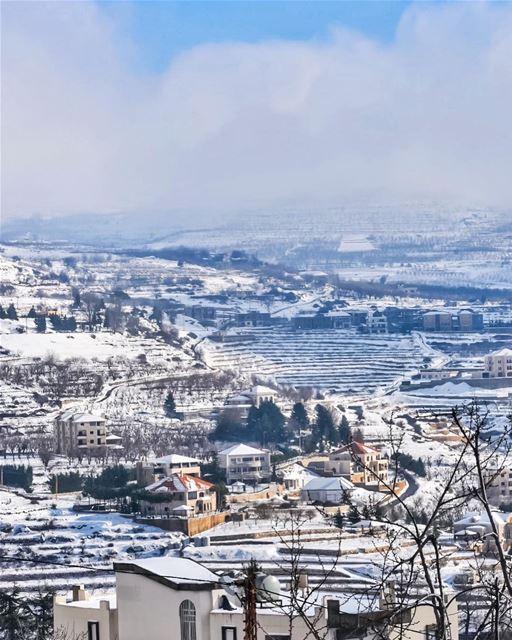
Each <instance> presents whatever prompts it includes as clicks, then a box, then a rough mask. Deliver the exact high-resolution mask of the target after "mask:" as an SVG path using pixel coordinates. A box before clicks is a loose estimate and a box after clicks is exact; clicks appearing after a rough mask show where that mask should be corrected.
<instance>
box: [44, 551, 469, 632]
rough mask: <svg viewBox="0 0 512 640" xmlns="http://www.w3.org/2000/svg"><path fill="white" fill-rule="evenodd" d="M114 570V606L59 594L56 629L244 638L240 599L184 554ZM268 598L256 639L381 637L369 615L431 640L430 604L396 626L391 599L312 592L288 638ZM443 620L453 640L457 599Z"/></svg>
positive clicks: (279, 608) (285, 623)
mask: <svg viewBox="0 0 512 640" xmlns="http://www.w3.org/2000/svg"><path fill="white" fill-rule="evenodd" d="M114 569H115V572H116V596H117V610H115V605H111V604H109V605H108V606H107V605H106V604H103V605H101V606H100V607H99V608H98V607H94V606H92V605H88V606H85V605H83V604H81V603H77V602H69V603H65V602H64V599H62V598H61V599H59V598H57V599H56V609H55V626H56V628H60V629H63V630H68V632H70V633H75V634H76V633H77V632H78V633H82V632H83V631H84V630H85V631H86V634H85V635H84V638H88V640H100V639H101V640H149V639H152V638H172V640H243V638H244V622H245V614H244V610H243V608H242V606H241V602H240V600H239V599H238V598H237V597H236V596H235V595H228V593H227V592H226V591H225V590H224V588H223V586H222V583H221V581H220V579H219V576H217V575H216V574H215V573H212V572H211V571H210V570H209V569H207V568H206V567H204V566H202V565H200V564H199V563H197V562H195V561H193V560H190V559H187V558H175V557H165V558H150V559H146V560H137V561H133V562H129V563H116V564H115V566H114ZM273 595H276V596H277V600H278V602H277V604H271V603H267V604H263V605H260V606H257V608H256V624H257V640H268V639H269V638H275V637H279V638H280V640H291V638H301V639H302V640H313V638H314V637H315V634H313V633H312V632H311V630H310V629H322V637H323V638H325V640H336V638H337V637H339V633H340V631H341V630H343V633H345V634H346V631H347V629H348V630H351V629H353V630H354V631H358V632H359V631H361V628H362V627H363V626H364V625H366V634H365V638H366V640H374V639H375V638H378V637H381V636H380V634H378V633H375V632H373V631H372V628H373V625H374V623H375V620H380V621H383V623H384V625H386V627H385V628H386V637H388V638H390V640H395V639H398V638H400V639H401V640H415V639H416V638H419V637H425V638H428V637H430V636H428V635H427V632H428V631H431V630H432V626H433V625H434V624H435V615H434V611H433V609H432V607H430V606H412V605H411V607H410V608H409V609H406V610H405V611H404V613H403V621H404V625H401V626H400V627H398V626H397V625H396V624H393V623H392V622H391V621H390V618H389V617H388V616H387V615H386V611H387V610H388V608H389V607H390V605H391V606H392V605H393V603H392V602H387V601H386V600H385V599H384V598H383V597H381V598H380V599H379V598H373V597H372V598H370V599H368V600H367V601H366V602H364V598H363V599H362V598H361V594H355V596H354V597H350V594H347V593H339V592H332V593H329V594H323V595H320V594H318V595H315V596H314V598H313V599H312V600H311V604H309V603H308V606H307V607H306V608H304V615H305V617H306V618H307V619H306V620H304V619H303V618H301V617H300V616H297V615H296V616H295V617H294V619H293V622H292V628H291V636H290V619H289V617H288V615H287V614H286V612H287V606H286V593H279V592H273ZM100 624H101V626H99V625H100ZM449 624H450V627H451V628H450V638H452V640H457V638H458V633H457V610H456V604H455V601H454V603H453V605H452V606H451V609H450V612H449ZM91 625H92V628H94V629H99V635H96V637H95V636H94V635H93V636H90V635H87V630H88V629H90V628H91ZM96 625H98V626H96ZM66 637H71V638H74V637H75V636H73V635H71V636H66ZM77 637H80V636H77ZM344 637H347V636H346V635H345V636H344ZM358 637H359V636H358Z"/></svg>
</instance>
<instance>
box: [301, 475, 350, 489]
mask: <svg viewBox="0 0 512 640" xmlns="http://www.w3.org/2000/svg"><path fill="white" fill-rule="evenodd" d="M353 488H354V485H353V484H352V483H351V482H350V480H347V479H346V478H342V477H340V476H336V477H334V478H322V477H318V478H313V479H312V480H310V481H309V482H308V483H307V484H306V485H305V486H304V491H340V490H341V491H347V490H349V489H353Z"/></svg>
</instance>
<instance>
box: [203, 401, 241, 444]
mask: <svg viewBox="0 0 512 640" xmlns="http://www.w3.org/2000/svg"><path fill="white" fill-rule="evenodd" d="M246 439H247V430H246V428H245V425H243V424H242V420H241V416H240V411H238V410H237V409H236V408H235V407H229V408H227V409H224V411H222V412H221V414H220V415H219V417H218V418H217V426H216V427H215V431H214V432H213V433H212V434H211V436H210V440H213V441H215V440H229V441H234V440H241V441H245V440H246Z"/></svg>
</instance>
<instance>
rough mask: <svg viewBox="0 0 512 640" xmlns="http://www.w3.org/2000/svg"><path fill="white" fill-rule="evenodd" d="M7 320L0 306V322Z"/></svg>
mask: <svg viewBox="0 0 512 640" xmlns="http://www.w3.org/2000/svg"><path fill="white" fill-rule="evenodd" d="M5 318H7V314H6V313H5V309H4V308H3V307H2V305H1V304H0V320H5Z"/></svg>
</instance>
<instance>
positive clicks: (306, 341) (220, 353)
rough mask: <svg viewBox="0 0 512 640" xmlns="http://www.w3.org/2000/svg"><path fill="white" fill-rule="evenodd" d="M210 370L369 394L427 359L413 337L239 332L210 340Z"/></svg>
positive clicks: (205, 350) (333, 332) (205, 353)
mask: <svg viewBox="0 0 512 640" xmlns="http://www.w3.org/2000/svg"><path fill="white" fill-rule="evenodd" d="M202 348H203V357H204V358H205V361H206V363H207V364H208V365H209V366H212V367H216V368H217V367H218V368H221V369H243V370H244V371H252V372H254V373H258V374H261V375H268V376H273V377H275V379H276V381H277V382H279V383H281V384H293V385H295V386H313V387H316V388H320V389H326V390H331V389H332V390H335V391H337V392H344V393H353V394H359V393H368V392H372V391H374V390H375V389H377V388H378V387H383V386H387V385H389V384H391V383H393V382H395V381H399V380H401V379H402V377H403V376H404V375H407V374H409V373H411V372H413V371H415V370H416V369H417V368H418V367H419V365H420V364H421V363H422V361H423V357H424V356H425V355H427V354H426V353H425V351H424V347H423V345H422V343H421V342H420V340H418V339H417V338H416V337H415V336H393V335H361V334H358V333H355V332H352V331H346V330H317V331H291V330H288V329H285V328H252V329H240V330H237V332H236V333H233V334H232V335H230V336H229V341H225V342H215V341H213V340H211V339H207V340H206V341H205V342H204V343H203V345H202Z"/></svg>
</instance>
